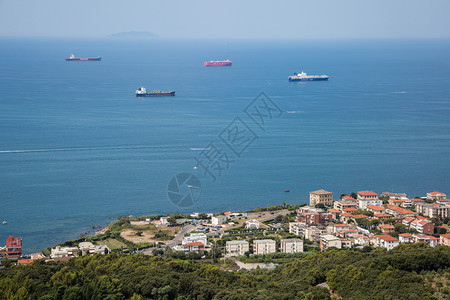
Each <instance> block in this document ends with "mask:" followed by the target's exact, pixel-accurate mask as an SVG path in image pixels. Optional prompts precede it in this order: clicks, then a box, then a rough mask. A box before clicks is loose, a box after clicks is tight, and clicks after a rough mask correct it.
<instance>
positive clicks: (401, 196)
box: [381, 192, 408, 200]
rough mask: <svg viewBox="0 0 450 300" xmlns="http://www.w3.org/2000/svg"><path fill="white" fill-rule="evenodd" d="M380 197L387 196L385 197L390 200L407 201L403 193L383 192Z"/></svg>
mask: <svg viewBox="0 0 450 300" xmlns="http://www.w3.org/2000/svg"><path fill="white" fill-rule="evenodd" d="M381 196H387V197H389V198H391V199H399V200H406V199H408V198H407V197H406V194H405V193H391V192H383V193H382V194H381Z"/></svg>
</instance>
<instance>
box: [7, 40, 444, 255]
mask: <svg viewBox="0 0 450 300" xmlns="http://www.w3.org/2000/svg"><path fill="white" fill-rule="evenodd" d="M70 53H74V54H76V55H77V56H81V57H83V56H102V58H103V61H101V62H84V63H80V62H79V63H76V62H65V61H64V58H65V57H67V56H68V55H69V54H70ZM227 58H229V59H232V61H233V66H232V67H223V68H205V67H204V66H203V61H205V60H210V59H227ZM302 70H304V71H305V72H307V73H309V74H327V75H329V76H330V80H329V81H328V82H308V83H299V82H297V83H289V82H288V80H287V76H289V75H291V74H292V73H294V72H301V71H302ZM140 86H145V87H147V88H148V89H161V90H167V89H174V90H176V96H175V97H173V98H148V99H137V98H136V97H135V96H134V91H135V90H136V88H138V87H140ZM261 91H264V92H265V93H266V94H267V95H268V96H269V97H270V98H271V99H272V100H273V101H274V102H275V103H276V104H277V105H278V106H279V107H280V108H281V109H282V110H283V112H284V113H283V115H282V116H281V117H280V118H276V119H273V120H271V121H270V122H267V124H266V127H265V131H262V130H261V129H259V128H258V127H257V126H256V125H255V124H254V123H252V121H251V120H250V119H249V118H248V117H247V116H246V115H245V113H244V112H243V110H244V108H245V107H246V106H247V105H248V104H249V103H250V102H251V101H252V100H253V99H254V98H255V97H256V96H257V95H258V94H259V93H260V92H261ZM236 117H240V118H241V119H242V120H243V121H244V122H246V123H247V124H248V125H249V127H250V128H251V129H252V130H253V131H254V132H255V134H257V136H258V139H257V140H255V142H253V144H251V145H250V146H249V147H248V148H247V150H246V151H245V152H244V153H243V154H242V156H241V157H236V156H232V155H231V154H230V158H231V159H233V160H234V161H233V162H232V163H231V164H230V166H229V169H228V170H224V171H223V173H222V175H221V176H220V177H218V178H217V180H216V182H212V181H211V180H210V178H209V177H208V176H204V175H203V173H202V170H201V169H198V170H193V166H194V165H195V161H194V157H198V156H199V153H200V151H195V150H191V148H205V147H207V145H208V144H209V143H210V142H211V141H215V142H216V141H217V145H218V146H220V147H221V149H222V150H223V151H226V150H227V151H229V149H227V148H226V146H225V145H224V144H220V143H219V142H220V139H219V137H218V136H219V133H220V132H221V131H222V130H224V129H225V128H226V127H227V126H228V124H229V123H230V122H231V121H232V120H233V119H234V118H236ZM0 129H1V130H0V203H1V208H0V220H7V221H8V224H7V225H3V226H0V245H2V243H1V241H3V240H5V239H6V237H7V235H9V234H13V235H15V236H16V235H18V236H22V237H23V238H24V248H25V252H32V251H39V250H42V249H43V248H45V247H47V246H51V245H54V244H56V243H58V242H61V241H64V240H68V239H72V238H76V237H78V236H79V235H80V234H81V233H83V232H86V231H87V230H89V229H90V228H91V227H92V226H93V225H104V224H107V223H108V222H110V220H108V218H109V217H117V216H119V215H129V214H133V215H144V214H152V213H168V212H183V213H187V212H193V211H213V212H214V211H223V210H247V209H251V208H254V207H257V206H263V205H271V204H277V203H281V202H284V201H285V202H288V203H303V202H305V201H306V200H307V199H308V195H309V192H310V191H312V190H316V189H320V188H324V189H326V190H329V191H332V192H334V193H335V198H337V197H338V196H339V195H340V194H341V193H348V192H352V191H357V190H365V189H368V190H374V191H376V192H380V193H381V192H383V191H392V192H406V193H407V195H408V196H411V197H412V196H416V195H424V194H425V193H426V192H429V191H432V190H439V191H442V192H447V193H450V182H449V178H450V176H449V175H450V155H449V154H450V41H448V40H446V41H442V40H441V41H439V40H417V41H306V42H305V41H281V42H280V41H276V42H275V41H258V42H256V41H255V42H244V41H210V42H207V41H167V40H153V41H121V40H106V39H105V40H32V39H29V40H20V39H1V40H0ZM18 150H20V151H18ZM180 172H191V173H193V174H196V175H198V178H199V179H200V180H201V182H202V186H203V188H204V189H203V193H202V197H201V198H200V200H199V201H198V202H197V203H196V204H195V205H194V206H192V207H190V208H187V209H181V208H178V207H177V206H175V205H173V204H172V203H171V202H170V201H169V199H168V196H167V184H168V182H169V180H170V179H171V177H172V176H173V175H175V174H177V173H180ZM285 189H289V190H290V191H291V192H290V193H284V192H283V191H284V190H285Z"/></svg>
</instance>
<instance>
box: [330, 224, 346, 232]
mask: <svg viewBox="0 0 450 300" xmlns="http://www.w3.org/2000/svg"><path fill="white" fill-rule="evenodd" d="M349 229H350V225H348V224H334V225H333V233H338V232H340V231H344V230H349Z"/></svg>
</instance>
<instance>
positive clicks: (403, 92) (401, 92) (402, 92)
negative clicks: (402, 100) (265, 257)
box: [392, 91, 406, 94]
mask: <svg viewBox="0 0 450 300" xmlns="http://www.w3.org/2000/svg"><path fill="white" fill-rule="evenodd" d="M392 94H406V91H400V92H392Z"/></svg>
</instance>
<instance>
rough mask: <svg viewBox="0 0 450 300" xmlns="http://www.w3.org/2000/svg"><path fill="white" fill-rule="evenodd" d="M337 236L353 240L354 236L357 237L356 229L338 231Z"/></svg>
mask: <svg viewBox="0 0 450 300" xmlns="http://www.w3.org/2000/svg"><path fill="white" fill-rule="evenodd" d="M337 235H338V236H340V237H343V238H347V239H350V238H354V237H355V236H357V235H358V229H349V230H342V231H339V232H338V233H337Z"/></svg>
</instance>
